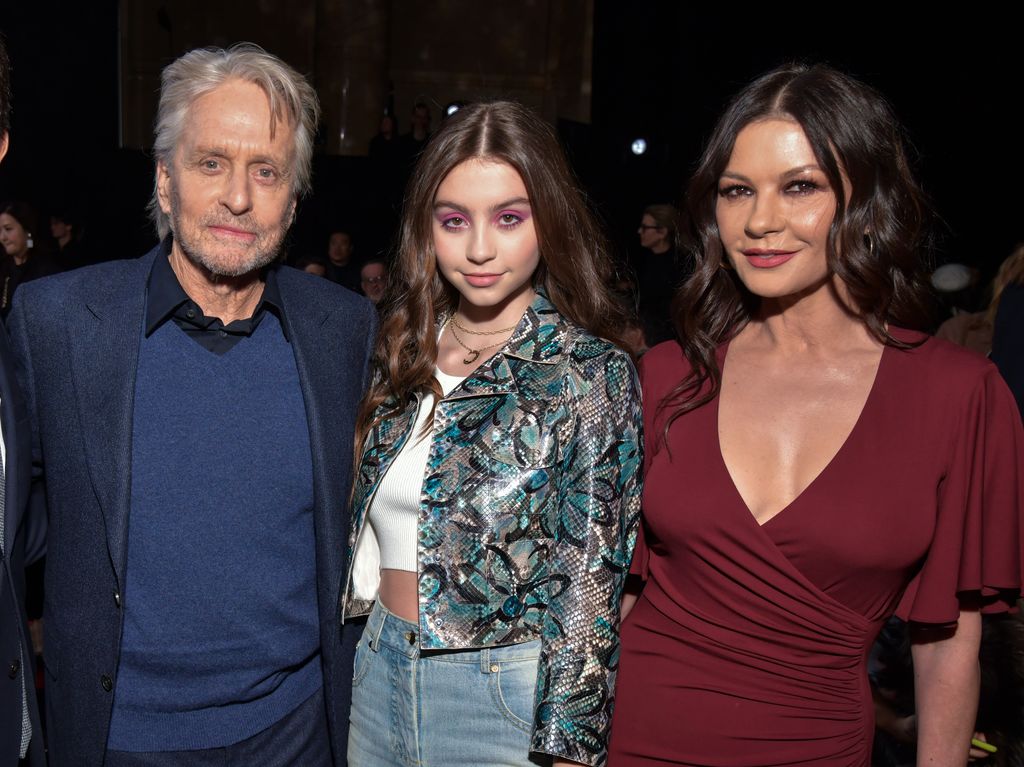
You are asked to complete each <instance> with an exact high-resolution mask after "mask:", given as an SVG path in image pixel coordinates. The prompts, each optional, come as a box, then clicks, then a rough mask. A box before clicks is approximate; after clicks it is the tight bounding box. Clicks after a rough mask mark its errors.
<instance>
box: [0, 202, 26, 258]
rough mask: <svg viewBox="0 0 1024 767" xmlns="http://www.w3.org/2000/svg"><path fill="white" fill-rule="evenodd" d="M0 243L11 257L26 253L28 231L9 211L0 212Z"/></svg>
mask: <svg viewBox="0 0 1024 767" xmlns="http://www.w3.org/2000/svg"><path fill="white" fill-rule="evenodd" d="M0 245H2V246H3V248H4V250H5V251H6V252H7V255H8V256H10V257H11V258H14V257H20V256H23V255H25V254H26V253H28V232H26V231H25V227H23V226H22V225H21V224H19V223H18V219H16V218H15V217H14V216H12V215H11V214H9V213H0Z"/></svg>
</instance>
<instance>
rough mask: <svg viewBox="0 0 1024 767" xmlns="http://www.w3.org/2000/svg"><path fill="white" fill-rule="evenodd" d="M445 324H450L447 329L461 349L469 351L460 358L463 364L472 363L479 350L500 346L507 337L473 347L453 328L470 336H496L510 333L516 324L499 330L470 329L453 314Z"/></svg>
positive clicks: (478, 356) (478, 354) (483, 350)
mask: <svg viewBox="0 0 1024 767" xmlns="http://www.w3.org/2000/svg"><path fill="white" fill-rule="evenodd" d="M447 324H448V325H450V327H449V330H451V332H452V338H454V339H455V343H457V344H458V345H459V346H461V347H462V348H463V349H465V350H466V351H467V352H469V356H468V357H466V359H464V360H462V364H463V365H472V364H473V363H474V362H476V361H477V360H478V359H480V353H481V352H485V351H487V350H488V349H494V348H495V347H497V346H501V345H502V344H504V343H505V341H507V340H508V339H502V340H501V341H498V343H496V344H489V345H488V346H481V347H480V348H479V349H474V348H473V347H472V346H470V345H469V344H467V343H466V342H465V341H463V340H462V339H461V338H459V336H458V334H457V333H456V332H455V328H458V329H459V330H461V331H462V332H463V333H468V334H469V335H471V336H497V335H501V334H502V333H511V332H512V331H513V330H515V329H516V326H515V325H513V326H512V327H510V328H501V329H500V330H470V329H469V328H466V327H463V326H462V325H460V324H459V321H458V320H457V319H455V315H454V314H453V315H452V316H450V317H449V318H448V323H447Z"/></svg>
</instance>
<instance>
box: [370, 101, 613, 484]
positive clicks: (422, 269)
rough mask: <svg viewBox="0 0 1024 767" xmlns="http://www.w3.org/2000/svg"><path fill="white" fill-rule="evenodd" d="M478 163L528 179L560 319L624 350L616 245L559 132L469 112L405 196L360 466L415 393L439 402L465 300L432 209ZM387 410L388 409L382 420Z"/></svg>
mask: <svg viewBox="0 0 1024 767" xmlns="http://www.w3.org/2000/svg"><path fill="white" fill-rule="evenodd" d="M472 159H485V160H488V161H493V162H503V163H507V164H508V165H510V166H512V167H513V168H515V170H516V171H517V172H518V173H519V175H520V177H521V178H522V179H523V184H524V185H525V186H526V193H527V195H528V197H529V199H530V207H531V209H532V212H533V219H534V224H535V226H536V231H537V244H538V249H539V251H540V264H539V266H538V267H537V270H536V272H534V275H533V284H534V286H535V287H536V288H539V289H541V290H543V291H544V293H545V294H546V295H547V297H548V298H549V299H550V300H551V302H552V303H553V304H554V305H555V308H557V309H558V311H559V312H561V313H562V315H564V316H565V317H567V318H569V319H570V320H572V321H573V322H575V323H576V324H578V325H580V326H582V327H583V328H585V329H586V330H588V331H590V332H591V333H593V334H594V335H596V336H600V337H602V338H606V339H608V340H610V341H612V342H614V343H617V344H619V345H620V346H621V345H622V343H621V337H620V334H621V333H622V330H623V327H624V324H625V318H624V316H623V310H622V308H621V306H620V305H619V304H618V303H617V302H616V300H615V299H614V297H613V296H612V294H611V293H610V292H609V289H608V287H607V286H608V285H609V283H610V280H611V277H612V273H613V270H612V262H611V259H610V258H609V255H608V247H607V245H606V242H605V239H604V236H603V235H602V233H601V230H600V228H599V227H598V225H597V223H596V222H595V220H594V217H593V216H592V215H591V213H590V211H589V210H588V209H587V206H586V204H585V202H584V198H583V195H582V194H581V192H580V190H579V187H578V185H577V183H576V181H575V179H574V177H573V174H572V172H571V171H570V169H569V164H568V163H567V162H566V159H565V154H564V153H563V151H562V148H561V146H560V145H559V143H558V140H557V138H556V137H555V134H554V131H553V130H552V129H551V127H550V126H549V125H548V124H547V123H546V122H544V121H543V120H542V119H540V118H539V117H538V116H537V115H535V114H534V113H533V112H531V111H530V110H529V109H527V108H526V107H524V106H522V105H521V104H517V103H514V102H510V101H494V102H486V103H477V104H471V105H469V106H465V107H463V108H461V109H460V110H459V111H458V112H456V113H455V114H454V115H452V116H451V117H450V118H448V120H447V121H446V122H445V123H444V125H443V126H442V127H441V128H440V130H438V132H437V133H436V134H434V136H433V137H432V138H431V139H430V142H429V143H428V144H427V146H426V148H425V149H424V150H423V154H422V155H421V156H420V159H419V161H418V163H417V165H416V170H415V173H414V174H413V177H412V179H411V180H410V181H409V186H408V188H407V189H406V195H405V205H404V211H403V215H402V226H401V231H400V239H399V244H398V252H397V255H396V258H395V264H394V268H393V271H392V275H391V281H390V284H389V287H388V294H387V295H386V296H385V299H384V305H385V309H384V320H383V322H382V324H381V329H380V334H379V336H378V337H377V343H376V347H375V349H374V353H373V361H372V364H373V369H374V379H373V382H372V383H371V385H370V388H369V390H368V391H367V393H366V396H365V397H364V398H363V402H362V405H361V406H360V410H359V416H358V419H357V421H356V458H357V459H358V458H359V453H360V451H361V449H362V445H363V442H364V441H365V439H366V435H367V433H368V432H369V431H370V429H372V428H373V426H374V425H375V424H376V423H377V422H378V421H379V420H382V419H383V418H386V417H388V415H390V414H391V413H392V412H394V411H395V410H397V409H399V408H401V407H403V406H404V405H405V403H406V402H407V401H408V398H409V397H410V396H412V395H413V394H414V393H415V392H417V391H431V392H433V393H434V395H435V397H437V398H438V399H440V397H441V389H440V385H439V384H438V383H437V381H436V380H435V378H434V366H435V364H436V361H437V325H438V320H439V318H442V317H445V316H446V315H448V314H450V313H451V312H452V311H454V310H455V308H456V307H457V306H458V298H459V294H458V292H457V291H456V290H455V289H454V288H453V287H452V286H451V285H450V284H449V283H448V282H447V281H446V280H445V279H444V278H443V277H442V276H441V273H440V271H439V270H438V268H437V255H436V252H435V250H434V239H433V230H432V217H433V206H434V199H435V196H436V194H437V188H438V187H439V186H440V185H441V182H442V181H443V180H444V178H445V177H446V176H447V175H448V174H449V173H450V172H451V171H452V169H454V168H455V167H456V166H457V165H459V164H461V163H463V162H466V161H467V160H472ZM385 404H387V405H390V408H389V407H385V408H384V409H383V410H382V411H381V412H380V413H378V412H377V411H378V408H380V406H381V405H385ZM358 465H359V461H358V460H357V461H356V466H357V467H358Z"/></svg>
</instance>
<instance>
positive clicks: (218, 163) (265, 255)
mask: <svg viewBox="0 0 1024 767" xmlns="http://www.w3.org/2000/svg"><path fill="white" fill-rule="evenodd" d="M275 127H276V131H275V133H274V136H273V137H271V135H270V105H269V103H268V101H267V97H266V95H265V94H264V93H263V91H262V90H261V89H260V88H259V87H258V86H256V85H253V84H252V83H248V82H245V81H242V80H228V81H227V82H225V83H224V84H222V85H220V86H218V87H217V88H216V89H214V90H212V91H210V92H209V93H207V94H205V95H203V96H200V97H199V98H198V99H196V101H195V102H193V104H192V106H191V108H190V110H189V112H188V114H187V115H186V117H185V127H184V130H183V131H182V134H181V138H180V140H179V143H178V146H177V148H176V150H175V153H174V158H173V160H172V164H171V165H172V166H171V167H170V168H168V167H167V166H165V165H164V164H163V163H162V162H161V163H158V165H157V192H158V195H159V199H160V208H161V210H163V211H164V213H166V214H167V215H168V216H169V217H170V220H171V231H172V232H173V233H174V248H175V249H176V250H179V249H180V253H179V255H184V256H185V257H187V259H188V260H189V261H190V262H192V263H194V264H199V265H200V266H202V267H204V268H205V269H206V270H207V271H208V272H210V273H211V274H213V275H218V276H225V277H239V276H242V275H245V274H250V273H252V272H254V271H256V270H258V269H261V268H263V267H264V266H266V265H267V264H269V263H271V262H272V261H273V260H274V259H275V258H276V257H277V254H278V252H279V251H280V249H281V243H282V241H283V240H284V236H285V233H286V232H287V231H288V227H289V226H290V225H291V222H292V218H293V216H294V213H295V195H294V193H293V192H292V181H293V179H294V171H295V169H294V167H293V161H294V154H295V152H294V149H295V142H294V136H295V132H294V128H293V127H292V125H291V124H290V123H288V122H287V121H286V120H278V121H277V124H276V126H275Z"/></svg>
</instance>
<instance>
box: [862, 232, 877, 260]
mask: <svg viewBox="0 0 1024 767" xmlns="http://www.w3.org/2000/svg"><path fill="white" fill-rule="evenodd" d="M864 244H865V245H867V246H868V253H869V254H870V255H872V256H873V255H875V241H874V240H872V239H871V233H870V232H864Z"/></svg>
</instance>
